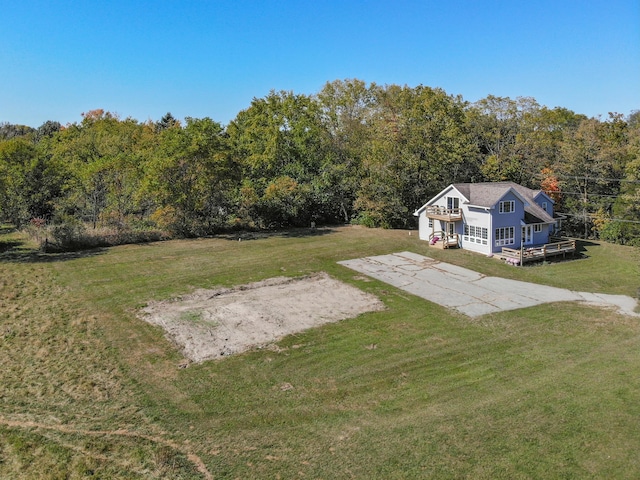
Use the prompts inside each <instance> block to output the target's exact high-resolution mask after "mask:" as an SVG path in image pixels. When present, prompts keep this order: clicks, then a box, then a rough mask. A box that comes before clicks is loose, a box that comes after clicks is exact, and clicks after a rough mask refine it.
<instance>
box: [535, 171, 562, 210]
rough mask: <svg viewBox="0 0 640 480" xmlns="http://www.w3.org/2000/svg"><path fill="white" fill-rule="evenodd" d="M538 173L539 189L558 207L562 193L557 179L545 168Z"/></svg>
mask: <svg viewBox="0 0 640 480" xmlns="http://www.w3.org/2000/svg"><path fill="white" fill-rule="evenodd" d="M540 173H541V174H542V181H541V182H540V188H541V189H542V191H543V192H544V193H546V194H547V195H549V197H551V199H552V200H553V201H554V202H556V205H559V204H560V200H562V191H561V190H560V182H559V180H558V177H557V176H556V175H555V173H553V170H551V169H550V168H546V167H545V168H543V169H542V171H541V172H540Z"/></svg>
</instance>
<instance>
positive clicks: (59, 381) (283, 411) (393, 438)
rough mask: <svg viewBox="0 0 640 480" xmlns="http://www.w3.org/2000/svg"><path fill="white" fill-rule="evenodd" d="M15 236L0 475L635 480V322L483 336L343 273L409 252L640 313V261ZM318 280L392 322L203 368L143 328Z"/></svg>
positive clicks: (371, 322) (534, 314) (639, 446)
mask: <svg viewBox="0 0 640 480" xmlns="http://www.w3.org/2000/svg"><path fill="white" fill-rule="evenodd" d="M2 238H3V239H4V240H2V239H0V251H3V252H4V253H1V254H0V269H2V279H1V280H0V364H1V365H2V368H1V369H0V478H25V479H26V478H86V477H93V478H206V477H207V476H209V477H210V478H243V479H245V478H326V479H334V478H381V479H382V478H384V479H387V478H486V479H495V478H509V479H513V478H638V477H639V476H640V456H638V455H637V452H638V451H640V428H638V419H639V418H640V376H639V375H637V372H638V371H640V321H639V320H638V319H637V318H630V317H624V316H620V315H617V314H616V313H614V312H612V311H608V310H600V309H595V308H590V307H586V306H581V305H576V304H556V305H543V306H539V307H535V308H529V309H523V310H516V311H512V312H505V313H501V314H495V315H487V316H484V317H481V318H479V319H470V318H467V317H465V316H463V315H459V314H456V313H455V312H452V311H449V310H446V309H444V308H442V307H439V306H437V305H434V304H431V303H429V302H427V301H424V300H422V299H419V298H416V297H413V296H411V295H408V294H406V293H404V292H402V291H400V290H397V289H395V288H393V287H391V286H389V285H386V284H383V283H380V282H377V281H365V280H364V279H362V278H361V277H359V276H358V275H357V274H356V273H355V272H353V271H350V270H348V269H346V268H344V267H342V266H340V265H337V264H336V262H337V261H338V260H344V259H349V258H356V257H361V256H367V255H376V254H383V253H392V252H397V251H402V250H411V251H414V252H416V253H421V254H427V255H430V256H433V257H436V258H438V259H440V260H443V261H450V262H451V263H456V264H458V265H463V266H467V267H469V268H472V269H474V270H477V271H480V272H482V273H485V274H488V275H499V276H503V277H508V278H515V279H521V280H526V281H534V282H539V283H545V284H548V285H554V286H562V287H566V288H571V289H573V290H579V291H593V292H602V293H614V294H626V295H633V296H635V295H636V294H637V292H638V287H639V286H640V282H639V277H638V261H637V260H638V257H637V253H636V250H634V249H631V248H625V247H620V246H613V245H606V244H597V243H588V244H581V255H580V258H579V259H577V260H575V261H566V262H557V263H552V264H549V265H539V266H531V267H525V268H515V267H510V266H507V265H504V264H502V263H500V262H498V261H496V260H494V259H487V258H484V257H482V256H479V255H473V254H470V253H469V252H463V251H453V250H451V251H438V250H433V249H431V250H430V249H429V248H428V247H427V245H426V243H424V242H420V241H419V240H418V239H417V236H416V232H413V235H411V236H410V235H409V233H408V232H406V231H389V230H370V229H364V228H357V227H342V228H334V229H320V230H318V231H314V232H310V231H304V230H300V231H291V232H286V233H282V234H274V235H256V236H254V237H251V238H245V239H243V241H238V240H237V238H235V237H227V238H211V239H199V240H182V241H172V242H164V243H156V244H149V245H130V246H123V247H117V248H113V249H108V250H98V251H88V252H83V253H80V254H73V255H37V254H36V253H34V252H31V251H29V249H28V245H24V244H22V239H21V238H20V237H18V236H13V237H12V236H10V235H4V237H2ZM318 271H326V272H328V273H329V274H331V275H332V276H334V277H336V278H338V279H340V280H342V281H344V282H347V283H350V284H353V285H356V286H357V287H359V288H361V289H362V290H365V291H368V292H371V293H373V294H375V295H377V296H378V297H379V298H381V299H382V300H383V301H384V303H385V304H386V306H387V309H386V310H385V311H382V312H376V313H371V314H365V315H361V316H360V317H358V318H355V319H351V320H346V321H342V322H339V323H335V324H330V325H326V326H323V327H321V328H316V329H313V330H309V331H306V332H301V333H299V334H296V335H291V336H289V337H287V338H285V339H283V340H282V341H281V342H279V343H278V347H279V348H278V349H262V350H256V351H252V352H248V353H246V354H243V355H238V356H233V357H229V358H225V359H224V360H221V361H210V362H205V363H202V364H198V365H190V366H189V367H188V368H180V366H181V365H183V360H184V359H183V358H182V356H181V355H180V353H179V351H177V350H176V349H175V348H174V347H173V346H172V345H171V344H170V343H169V342H168V341H167V340H166V339H165V337H164V335H163V332H162V331H161V330H160V329H159V328H157V327H153V326H151V325H148V324H146V323H145V322H142V321H141V320H139V319H138V318H137V310H138V309H139V308H140V307H141V306H143V305H144V304H145V303H146V302H148V301H149V300H152V299H164V298H170V297H174V296H178V295H180V294H184V293H187V292H190V291H192V290H193V289H195V288H212V287H218V286H231V285H241V284H245V283H249V282H253V281H256V280H260V279H264V278H269V277H273V276H279V275H287V276H299V275H305V274H308V273H312V272H318ZM318 308H322V306H321V305H318ZM199 462H201V463H199Z"/></svg>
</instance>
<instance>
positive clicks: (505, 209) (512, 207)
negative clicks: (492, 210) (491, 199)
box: [500, 200, 516, 213]
mask: <svg viewBox="0 0 640 480" xmlns="http://www.w3.org/2000/svg"><path fill="white" fill-rule="evenodd" d="M515 211H516V202H514V201H513V200H505V201H504V202H500V213H512V212H515Z"/></svg>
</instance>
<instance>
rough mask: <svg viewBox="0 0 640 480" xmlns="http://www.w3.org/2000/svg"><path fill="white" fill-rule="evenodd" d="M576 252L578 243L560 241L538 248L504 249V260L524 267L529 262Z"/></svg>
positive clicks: (565, 240)
mask: <svg viewBox="0 0 640 480" xmlns="http://www.w3.org/2000/svg"><path fill="white" fill-rule="evenodd" d="M575 252H576V241H575V240H568V239H560V241H557V242H554V243H547V244H545V245H541V246H537V247H527V248H522V249H515V248H507V247H502V258H504V259H505V260H506V261H507V262H509V263H513V264H514V265H523V264H525V263H529V262H536V261H540V260H546V259H547V258H549V257H556V256H558V255H562V256H563V257H566V256H567V253H570V254H571V255H573V254H575Z"/></svg>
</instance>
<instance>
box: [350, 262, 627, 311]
mask: <svg viewBox="0 0 640 480" xmlns="http://www.w3.org/2000/svg"><path fill="white" fill-rule="evenodd" d="M338 263H339V264H340V265H344V266H345V267H348V268H350V269H352V270H355V271H357V272H360V273H362V274H364V275H367V276H369V277H372V278H375V279H377V280H380V281H382V282H385V283H388V284H389V285H393V286H394V287H397V288H400V289H402V290H404V291H406V292H409V293H412V294H414V295H417V296H419V297H422V298H424V299H426V300H429V301H431V302H434V303H437V304H439V305H442V306H444V307H448V308H452V309H454V310H457V311H459V312H461V313H463V314H465V315H468V316H470V317H478V316H480V315H485V314H487V313H493V312H501V311H505V310H514V309H517V308H524V307H531V306H534V305H540V304H542V303H551V302H572V301H573V302H585V303H589V304H595V305H598V306H603V307H609V308H616V309H618V310H619V312H620V313H623V314H625V315H633V316H640V315H639V314H637V313H635V312H634V309H635V307H636V304H637V302H636V300H635V299H633V298H631V297H627V296H625V295H607V294H600V293H598V294H596V293H587V292H574V291H571V290H567V289H564V288H556V287H548V286H545V285H537V284H533V283H528V282H520V281H518V280H508V279H505V278H499V277H487V276H485V275H482V274H480V273H477V272H474V271H473V270H469V269H466V268H463V267H458V266H456V265H450V264H448V263H444V262H439V261H437V260H434V259H432V258H429V257H424V256H422V255H418V254H416V253H412V252H400V253H393V254H390V255H379V256H374V257H365V258H357V259H354V260H345V261H341V262H338Z"/></svg>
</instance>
